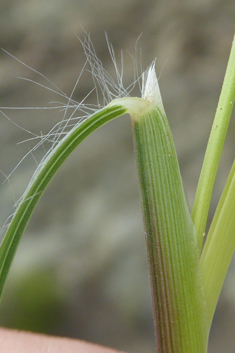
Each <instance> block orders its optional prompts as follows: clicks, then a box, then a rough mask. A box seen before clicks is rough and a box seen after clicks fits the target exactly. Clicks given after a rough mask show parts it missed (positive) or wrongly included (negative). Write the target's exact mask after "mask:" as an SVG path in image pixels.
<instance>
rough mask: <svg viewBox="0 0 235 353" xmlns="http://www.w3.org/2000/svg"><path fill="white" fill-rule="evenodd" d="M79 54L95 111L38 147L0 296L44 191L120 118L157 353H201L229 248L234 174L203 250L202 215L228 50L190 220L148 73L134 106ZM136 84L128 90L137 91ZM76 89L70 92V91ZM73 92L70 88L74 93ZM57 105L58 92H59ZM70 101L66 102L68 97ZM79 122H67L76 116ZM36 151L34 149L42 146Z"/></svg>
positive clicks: (234, 229)
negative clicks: (98, 96) (134, 184)
mask: <svg viewBox="0 0 235 353" xmlns="http://www.w3.org/2000/svg"><path fill="white" fill-rule="evenodd" d="M83 48H84V51H85V53H86V57H87V61H88V62H89V63H90V64H91V72H92V75H93V78H94V80H95V81H96V82H97V85H96V87H99V88H101V92H102V94H103V100H104V107H103V108H101V109H100V108H94V107H91V106H90V107H87V106H86V105H85V103H84V102H81V103H80V104H77V103H76V102H74V101H73V99H72V95H71V96H70V97H69V98H68V104H67V106H66V107H65V116H66V113H67V112H68V110H69V108H71V107H72V108H73V109H74V111H73V113H72V114H70V117H69V119H64V120H63V121H61V123H59V124H58V125H56V127H55V128H54V129H53V130H51V131H50V132H49V134H48V135H47V136H45V137H44V141H45V140H51V141H52V147H51V149H50V150H49V151H48V153H47V154H46V155H45V157H44V158H43V160H42V161H41V163H40V164H39V166H38V167H37V169H36V171H35V173H34V175H33V177H32V179H31V181H30V183H29V185H28V187H27V189H26V191H25V192H24V194H23V196H22V197H21V199H20V200H19V202H18V204H17V207H16V210H15V212H14V214H13V216H12V218H11V221H10V223H9V225H8V227H7V230H6V234H5V236H4V239H3V241H2V243H1V246H0V295H2V292H3V289H4V285H5V281H6V278H7V275H8V272H9V270H10V266H11V263H12V261H13V258H14V255H15V252H16V250H17V247H18V244H19V241H20V239H21V237H22V235H23V233H24V230H25V228H26V226H27V223H28V221H29V219H30V217H31V215H32V213H33V211H34V209H35V207H36V205H37V202H38V201H39V199H40V198H41V197H42V195H43V192H44V191H45V189H46V187H47V185H48V184H49V183H50V181H51V180H52V179H53V176H54V175H55V173H56V172H57V170H58V169H59V168H60V166H61V165H62V164H63V162H64V161H65V159H66V158H68V157H69V155H70V154H71V153H72V152H73V151H74V150H75V149H76V147H77V146H78V145H79V144H80V143H81V142H82V141H83V140H84V139H86V137H87V136H89V135H90V134H91V133H92V132H93V131H95V130H97V129H98V128H100V127H102V126H103V125H104V124H106V123H108V122H109V121H111V120H113V119H116V118H118V117H119V116H121V115H123V114H126V113H128V114H129V115H130V117H131V121H132V127H133V129H132V130H133V139H134V148H135V156H136V164H137V171H138V175H139V185H140V194H141V202H142V209H143V219H144V225H145V231H146V244H147V252H148V260H149V270H150V278H151V287H152V299H153V313H154V322H155V333H156V341H157V352H158V353H189V352H190V353H206V352H207V345H208V337H209V332H210V327H211V323H212V318H213V315H214V312H215V308H216V304H217V301H218V297H219V294H220V291H221V288H222V285H223V282H224V279H225V276H226V272H227V269H228V266H229V263H230V261H231V258H232V255H233V252H234V248H235V217H234V214H235V164H233V166H232V169H231V172H230V175H229V177H228V181H227V183H226V185H225V188H224V191H223V193H222V196H221V199H220V201H219V203H218V206H217V209H216V212H215V215H214V218H213V221H212V223H211V226H210V228H209V232H208V235H207V237H206V241H205V244H204V246H202V244H203V238H204V233H205V229H206V223H207V218H208V211H209V206H210V202H211V195H212V191H213V187H214V181H215V178H216V174H217V169H218V165H219V161H220V157H221V152H222V149H223V144H224V140H225V136H226V132H227V128H228V124H229V120H230V116H231V113H232V109H233V104H234V100H235V41H233V44H232V49H231V54H230V58H229V61H228V67H227V71H226V75H225V79H224V83H223V88H222V91H221V96H220V100H219V103H218V108H217V111H216V115H215V119H214V123H213V126H212V130H211V135H210V138H209V141H208V147H207V150H206V154H205V159H204V162H203V166H202V171H201V176H200V179H199V183H198V188H197V192H196V196H195V202H194V206H193V210H192V215H191V214H190V210H189V208H188V204H187V202H186V197H185V192H184V189H183V186H182V178H181V174H180V169H179V164H178V159H177V154H176V150H175V146H174V141H173V137H172V134H171V130H170V127H169V124H168V121H167V118H166V114H165V111H164V106H163V103H162V98H161V94H160V90H159V86H158V81H157V77H156V73H155V63H154V62H153V63H152V64H151V65H150V67H149V68H148V69H147V70H146V71H145V72H144V73H143V74H142V75H141V78H142V89H141V97H140V98H136V97H130V94H129V92H130V91H131V89H132V86H130V87H129V88H128V89H125V88H124V86H123V84H122V73H119V72H118V70H117V65H116V62H115V56H114V52H113V49H112V47H111V46H109V51H110V54H111V57H112V59H113V62H114V64H115V68H116V74H117V84H115V83H114V81H113V80H112V79H111V78H110V76H109V75H108V73H107V72H106V71H105V70H104V68H103V66H102V63H101V62H100V61H99V59H98V58H97V57H96V54H95V50H94V47H93V45H92V43H91V41H90V39H89V36H87V37H86V38H85V41H84V42H83ZM138 82H139V80H137V83H138ZM77 83H78V82H77ZM76 86H77V84H76V85H75V87H76ZM59 94H61V95H63V92H59ZM72 94H73V92H72ZM84 111H85V117H83V118H82V119H81V120H78V119H77V118H76V117H75V116H76V115H77V114H78V112H80V113H81V115H82V114H83V115H84ZM42 142H43V141H42Z"/></svg>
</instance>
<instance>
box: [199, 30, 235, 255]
mask: <svg viewBox="0 0 235 353" xmlns="http://www.w3.org/2000/svg"><path fill="white" fill-rule="evenodd" d="M234 100H235V37H234V39H233V44H232V49H231V53H230V57H229V61H228V66H227V70H226V74H225V77H224V83H223V87H222V91H221V94H220V99H219V103H218V107H217V110H216V114H215V118H214V122H213V126H212V129H211V133H210V138H209V141H208V144H207V149H206V154H205V158H204V162H203V166H202V170H201V174H200V178H199V182H198V187H197V191H196V196H195V200H194V205H193V209H192V219H193V222H194V225H195V229H196V233H197V237H198V247H199V250H201V248H202V243H203V235H204V233H205V229H206V223H207V218H208V212H209V207H210V202H211V195H212V191H213V188H214V183H215V178H216V174H217V170H218V166H219V161H220V157H221V153H222V149H223V145H224V140H225V136H226V133H227V129H228V124H229V121H230V117H231V113H232V109H233V105H234Z"/></svg>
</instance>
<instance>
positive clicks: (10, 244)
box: [0, 104, 127, 298]
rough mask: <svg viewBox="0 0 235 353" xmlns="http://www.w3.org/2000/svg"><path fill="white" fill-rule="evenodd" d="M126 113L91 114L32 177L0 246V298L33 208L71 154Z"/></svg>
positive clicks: (117, 110)
mask: <svg viewBox="0 0 235 353" xmlns="http://www.w3.org/2000/svg"><path fill="white" fill-rule="evenodd" d="M126 111H127V109H126V108H124V107H123V106H121V105H120V104H119V105H118V104H116V105H113V106H111V107H109V106H108V107H106V108H104V109H101V110H99V111H98V112H97V113H95V114H93V115H91V116H90V117H89V118H88V119H87V120H85V121H84V122H83V123H81V124H80V125H79V126H78V127H76V128H74V129H73V130H72V131H71V132H70V133H68V134H67V135H66V136H65V137H64V138H63V139H62V140H61V141H60V142H59V144H58V145H57V146H56V147H55V148H54V149H53V151H52V152H51V153H50V154H49V155H48V157H47V158H46V159H45V161H44V162H43V164H42V165H40V166H39V168H38V169H37V171H36V173H35V174H34V177H33V180H32V181H31V182H30V184H29V186H28V188H27V189H26V191H25V193H24V195H23V198H22V201H21V202H20V204H19V206H18V208H17V210H16V212H15V214H14V217H13V219H12V221H11V224H10V226H9V228H8V231H7V233H6V235H5V237H4V239H3V241H2V243H1V246H0V298H1V295H2V292H3V287H4V284H5V280H6V277H7V274H8V272H9V269H10V266H11V263H12V261H13V258H14V255H15V252H16V249H17V247H18V244H19V241H20V239H21V236H22V234H23V232H24V230H25V228H26V225H27V223H28V221H29V219H30V217H31V215H32V213H33V210H34V208H35V206H36V205H37V203H38V201H39V199H40V198H41V196H42V194H43V192H44V191H45V189H46V187H47V185H48V184H49V182H50V181H51V179H52V177H53V176H54V175H55V173H56V171H57V170H58V169H59V167H60V166H61V164H62V163H63V162H64V161H65V159H66V158H67V157H68V156H69V155H70V154H71V153H72V151H73V150H74V149H75V148H76V147H77V146H78V145H79V144H80V143H81V142H82V141H83V140H84V139H85V138H86V137H87V136H89V135H90V134H91V133H92V132H93V131H95V130H97V129H98V128H99V127H101V126H102V125H104V124H106V123H107V122H109V121H110V120H113V119H115V118H117V117H119V116H121V115H123V114H125V113H126Z"/></svg>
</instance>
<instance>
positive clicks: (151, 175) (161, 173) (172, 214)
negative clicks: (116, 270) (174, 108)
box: [132, 105, 208, 353]
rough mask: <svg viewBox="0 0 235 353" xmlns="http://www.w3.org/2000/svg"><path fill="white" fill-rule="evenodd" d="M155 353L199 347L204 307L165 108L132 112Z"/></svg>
mask: <svg viewBox="0 0 235 353" xmlns="http://www.w3.org/2000/svg"><path fill="white" fill-rule="evenodd" d="M132 122H133V135H134V145H135V153H136V160H137V168H138V173H139V181H140V191H141V197H142V207H143V213H144V223H145V230H146V242H147V250H148V257H149V266H150V274H151V285H152V296H153V306H154V319H155V327H156V335H157V344H158V352H159V353H170V352H172V353H173V352H174V353H184V352H185V353H186V352H187V353H188V352H190V353H202V352H205V351H206V346H207V336H208V332H207V328H206V318H205V314H206V308H205V300H204V294H203V285H202V279H201V275H200V268H199V254H198V251H197V243H196V234H195V231H194V227H193V223H192V220H191V217H190V213H189V209H188V206H187V202H186V199H185V195H184V190H183V186H182V180H181V175H180V171H179V166H178V160H177V156H176V151H175V147H174V143H173V139H172V135H171V131H170V128H169V125H168V122H167V119H166V116H165V114H164V112H162V111H161V110H160V109H158V108H157V107H156V105H155V106H154V105H152V109H151V110H150V109H148V111H147V112H146V113H144V114H142V115H141V116H140V117H138V118H136V117H134V118H132Z"/></svg>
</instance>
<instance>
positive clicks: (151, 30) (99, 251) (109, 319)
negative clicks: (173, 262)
mask: <svg viewBox="0 0 235 353" xmlns="http://www.w3.org/2000/svg"><path fill="white" fill-rule="evenodd" d="M82 27H83V28H84V29H85V30H86V31H87V32H88V33H90V34H91V38H92V41H93V43H94V46H95V48H96V52H97V55H98V56H99V58H100V59H101V60H102V62H103V65H104V67H105V69H106V70H108V71H109V72H110V73H111V74H112V73H113V66H112V62H111V59H110V55H109V53H108V49H107V44H106V40H105V32H107V34H108V37H109V40H110V42H111V43H112V44H113V47H114V50H115V53H116V56H117V60H119V59H120V52H121V49H123V53H124V75H125V76H124V83H125V85H126V86H128V85H129V84H130V83H132V81H133V60H132V57H133V56H134V55H135V47H136V41H137V39H138V37H139V36H140V34H141V33H142V36H141V37H140V39H139V40H138V48H141V51H142V54H141V59H142V66H143V68H144V69H145V68H146V67H147V65H149V64H150V63H151V61H152V60H153V59H154V58H155V57H157V61H156V67H157V73H158V76H160V88H161V92H162V96H163V100H164V104H165V109H166V112H167V115H168V118H169V121H170V125H171V127H172V132H173V135H174V138H175V143H176V147H177V152H178V156H179V160H180V166H181V170H182V174H183V179H184V184H185V189H186V191H187V193H188V199H189V204H190V205H192V201H193V197H194V193H195V188H196V183H197V180H198V176H199V171H200V166H201V163H202V159H203V154H204V151H205V147H206V141H207V138H208V134H209V131H210V126H211V123H212V120H213V116H214V112H215V108H216V104H217V101H218V97H219V92H220V88H221V84H222V80H223V76H224V72H225V68H226V62H227V59H228V55H229V50H230V46H231V41H232V38H233V33H234V29H235V3H234V1H233V0H217V1H215V0H191V1H190V0H189V1H186V0H181V1H169V0H166V1H163V0H155V1H151V0H145V1H141V0H139V1H137V0H119V1H114V0H110V1H104V0H86V1H81V0H78V1H75V0H67V1H59V0H57V1H56V0H34V1H30V0H20V1H19V0H18V1H16V0H11V1H9V0H1V2H0V46H1V47H2V48H3V49H5V50H7V51H8V52H10V53H11V54H12V55H14V56H16V57H17V58H18V59H20V60H21V61H23V62H24V63H26V64H27V65H29V66H31V67H32V68H34V69H35V70H37V71H39V72H41V73H42V74H43V75H45V76H46V77H47V78H48V79H49V80H51V81H52V82H53V83H55V84H56V85H57V86H58V87H59V88H60V89H62V90H63V91H64V92H65V93H66V94H67V95H70V93H71V91H72V89H73V86H74V84H75V82H76V79H77V77H78V75H79V73H80V71H81V69H82V67H83V64H84V62H85V57H84V55H83V50H82V46H81V43H80V42H79V40H78V38H77V36H78V37H79V38H81V39H82V38H83V36H84V32H83V29H82ZM76 35H77V36H76ZM17 77H26V78H28V79H30V80H34V81H37V82H40V83H41V84H45V85H48V82H47V81H46V80H43V79H42V77H41V76H39V75H37V74H36V73H35V72H33V71H30V70H29V69H27V68H26V67H25V66H23V65H21V64H20V63H19V62H17V61H16V60H14V59H12V58H11V57H10V56H9V55H7V54H6V53H5V52H3V51H0V105H1V106H2V107H6V106H9V107H40V106H41V107H43V106H48V104H49V102H51V101H55V100H59V97H58V96H56V95H55V94H53V93H52V92H49V91H47V90H46V89H43V88H40V87H39V86H37V85H33V84H32V83H30V82H26V81H22V80H20V79H17ZM92 87H93V81H92V79H91V77H90V74H89V73H88V72H85V74H84V75H83V77H82V78H81V80H80V83H79V85H78V87H77V88H76V90H75V94H74V99H76V100H77V101H81V100H82V99H83V97H84V96H85V95H86V94H87V93H88V92H89V91H90V90H91V89H92ZM136 94H137V93H136ZM88 102H90V103H93V102H95V96H93V97H91V98H90V101H88ZM64 103H66V102H65V101H64ZM4 113H6V114H7V115H8V117H9V118H10V119H11V120H12V122H14V123H15V124H18V125H20V126H21V127H23V128H24V129H27V130H30V131H32V132H33V133H35V134H45V133H47V132H48V131H49V129H50V128H51V127H52V126H53V125H54V124H55V123H57V122H58V121H60V119H61V116H62V115H61V113H60V112H58V111H55V110H51V111H46V110H4ZM12 122H11V121H9V120H7V119H6V117H4V116H3V115H2V116H1V117H0V124H1V129H0V149H1V155H0V157H1V158H0V169H1V171H2V172H3V173H4V174H5V175H9V173H10V172H11V171H12V170H13V169H14V167H15V166H16V165H17V163H18V162H19V161H20V160H21V159H22V157H23V156H24V155H25V154H26V153H27V152H28V151H29V150H30V149H31V148H32V146H33V142H27V143H24V144H17V143H18V142H20V141H22V140H25V139H27V138H29V137H30V135H29V134H27V133H26V132H25V131H22V129H20V128H19V127H17V126H16V125H14V123H12ZM234 134H235V122H234V118H233V120H232V122H231V125H230V130H229V134H228V138H227V140H226V145H225V152H224V153H223V156H222V162H221V166H220V170H219V175H218V179H217V182H216V189H215V193H214V197H213V207H212V210H211V215H212V214H213V211H214V208H215V205H216V202H217V201H218V198H219V195H220V193H221V190H222V187H223V185H224V183H225V180H226V176H227V174H228V171H229V168H230V166H231V163H232V160H233V158H234ZM44 148H45V149H47V145H44ZM43 153H44V151H43V149H39V150H37V151H35V152H34V153H33V155H29V156H28V158H26V159H25V160H24V161H23V162H22V163H21V165H20V166H19V167H18V168H17V169H16V171H15V172H14V173H13V174H12V175H11V178H10V183H8V182H5V183H3V182H4V180H5V177H4V174H1V175H0V180H1V183H3V184H1V187H0V197H1V204H0V220H1V224H4V221H5V219H6V218H7V216H8V215H10V214H11V212H12V210H13V208H12V207H13V204H14V200H17V199H18V198H19V197H20V195H21V194H22V192H23V191H24V188H25V186H26V185H27V181H28V180H29V178H30V176H31V175H32V172H33V171H34V169H35V167H36V164H37V161H39V160H40V158H41V157H42V155H43ZM141 217H142V216H141V209H140V203H139V196H138V184H137V176H136V170H135V162H134V158H133V148H132V136H131V125H130V121H129V119H128V118H127V117H123V118H120V119H118V120H116V121H114V122H112V123H110V124H108V125H107V126H105V127H103V128H102V129H100V130H99V131H97V132H95V133H94V134H93V136H91V137H90V138H89V139H88V140H87V141H85V142H84V143H83V144H82V145H81V146H80V147H79V148H78V149H77V151H75V152H74V153H73V154H72V155H71V157H70V158H69V160H68V161H67V162H66V163H65V165H64V166H63V168H62V169H61V170H60V171H59V173H58V174H57V176H56V177H55V179H54V180H53V182H52V183H51V185H50V187H49V188H48V190H47V191H46V193H45V195H44V197H43V198H42V200H41V201H40V204H39V205H38V207H37V208H36V211H35V213H34V216H33V218H32V220H31V222H30V224H29V226H28V228H27V231H26V233H25V235H24V237H23V239H22V242H21V244H20V248H19V250H18V253H17V256H16V259H15V262H14V265H13V267H12V270H11V273H10V276H9V279H8V282H7V288H6V290H5V293H4V298H3V301H2V306H1V309H0V324H1V325H4V326H8V327H17V328H21V329H28V330H33V331H39V332H46V333H50V334H56V335H66V336H70V337H77V338H80V339H86V340H89V341H91V342H97V343H100V344H103V345H108V346H112V347H114V348H117V349H122V350H124V351H129V352H130V353H131V352H133V353H134V352H135V353H143V352H155V342H154V333H153V324H152V314H151V298H150V289H149V279H148V270H147V260H146V253H145V243H144V236H143V225H142V218H141ZM234 271H235V264H234V262H233V264H232V266H231V269H230V271H229V274H228V277H227V279H226V282H225V286H224V289H223V292H222V295H221V299H220V302H219V305H218V310H217V313H216V315H215V319H214V324H213V327H212V332H211V338H210V349H209V352H213V353H217V352H221V351H222V350H223V351H226V353H230V352H231V353H232V352H234V347H235V335H234V332H235V272H234Z"/></svg>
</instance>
